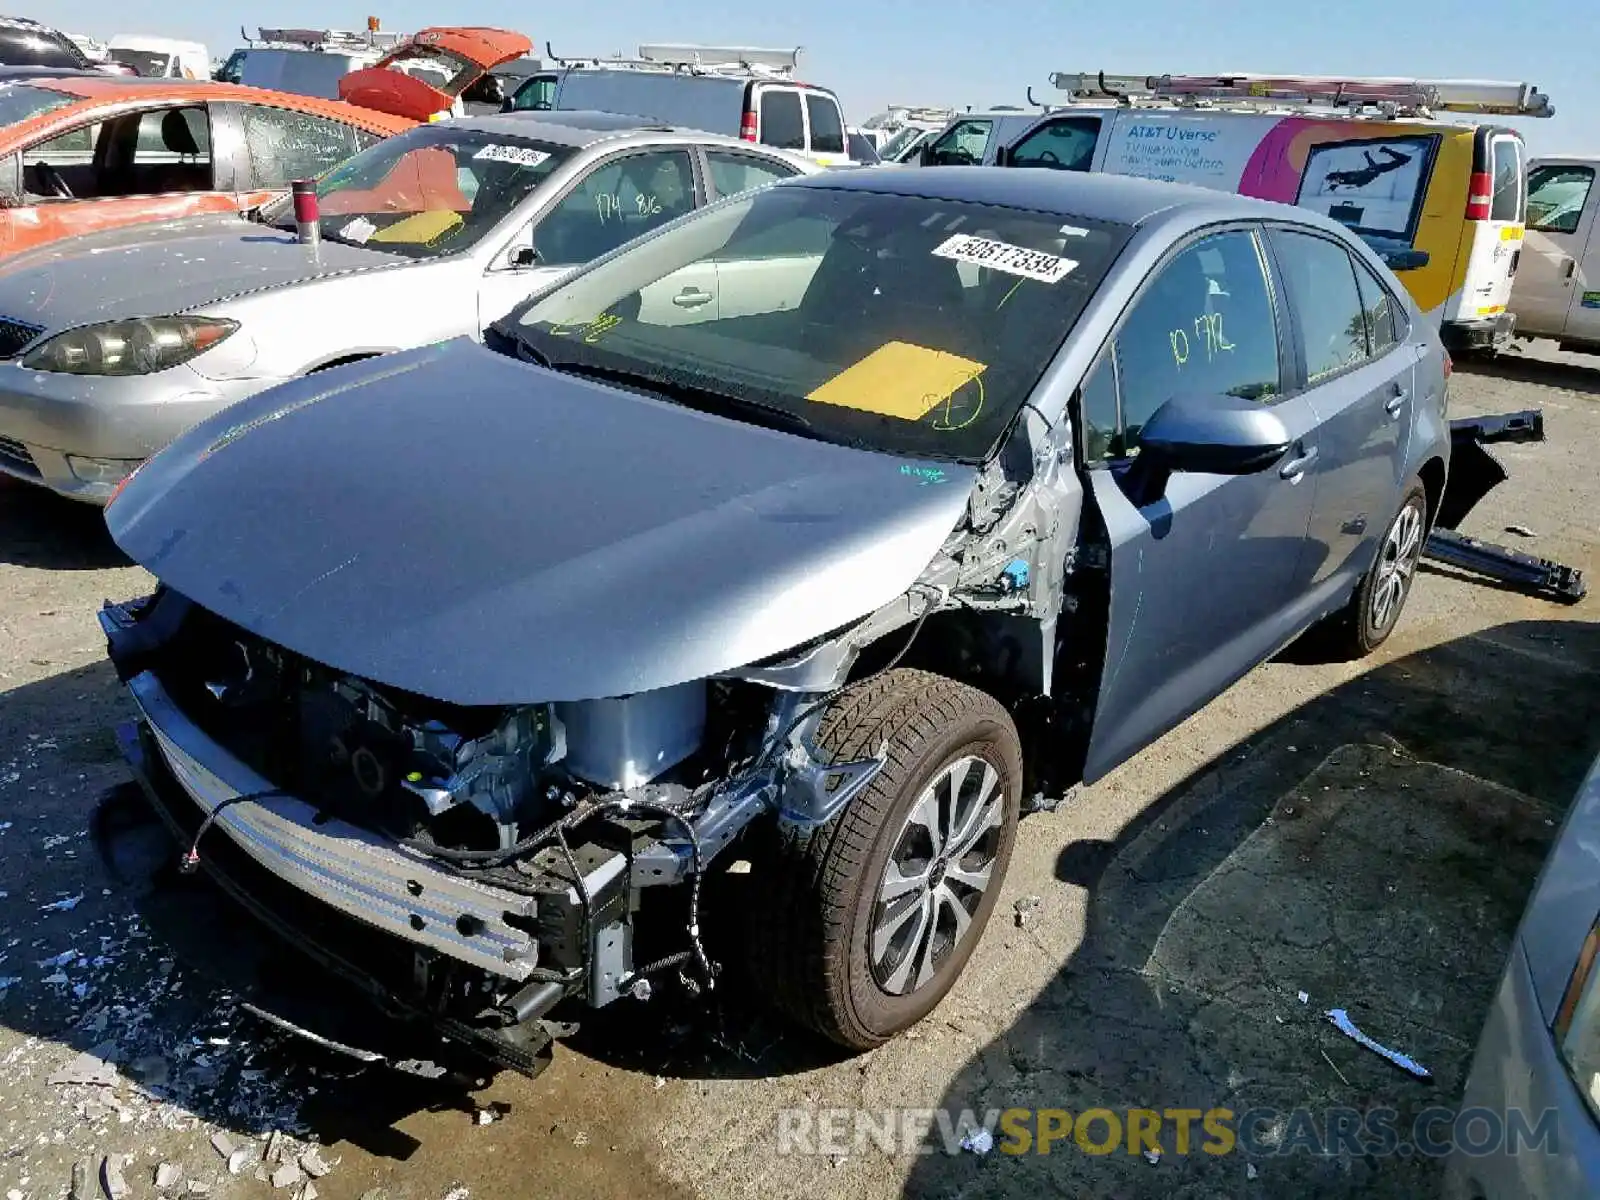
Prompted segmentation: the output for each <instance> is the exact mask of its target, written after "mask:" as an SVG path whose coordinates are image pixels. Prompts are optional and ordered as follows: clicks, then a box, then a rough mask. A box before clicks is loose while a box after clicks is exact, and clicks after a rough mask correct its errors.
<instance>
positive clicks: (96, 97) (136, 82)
mask: <svg viewBox="0 0 1600 1200" xmlns="http://www.w3.org/2000/svg"><path fill="white" fill-rule="evenodd" d="M38 86H40V87H49V88H50V89H52V90H53V91H58V92H65V93H66V94H68V95H70V96H76V97H78V98H79V99H80V100H91V101H94V102H96V103H100V104H115V103H117V102H119V101H127V100H152V99H154V100H155V101H156V102H157V103H160V102H161V101H163V100H171V101H173V102H176V103H182V102H183V101H186V100H187V101H193V102H196V103H198V102H201V101H211V100H236V101H238V102H239V103H240V104H268V105H271V106H272V107H274V108H292V109H298V110H300V111H301V112H308V113H319V114H321V115H323V116H327V117H332V118H334V119H335V120H338V121H345V122H347V123H349V124H352V125H359V126H362V127H364V128H367V129H371V130H373V131H375V132H379V133H386V134H391V133H399V132H401V131H402V130H405V129H410V128H411V127H412V126H413V125H415V124H417V122H416V121H413V120H411V119H410V118H409V117H397V116H394V115H392V114H390V113H386V112H379V111H378V110H377V109H374V108H360V107H358V106H356V105H354V104H346V103H345V102H344V101H343V100H324V99H323V98H322V97H320V96H302V95H299V94H298V93H295V92H275V91H272V90H270V89H268V88H255V87H245V86H243V85H242V84H237V83H222V82H219V81H217V80H213V79H154V78H148V77H145V76H141V75H104V74H97V73H94V72H92V71H84V72H81V73H78V74H76V75H74V76H72V77H70V78H65V77H63V78H55V77H52V78H49V79H41V80H40V81H39V85H38ZM152 92H154V93H158V95H157V96H154V97H152V95H151V93H152Z"/></svg>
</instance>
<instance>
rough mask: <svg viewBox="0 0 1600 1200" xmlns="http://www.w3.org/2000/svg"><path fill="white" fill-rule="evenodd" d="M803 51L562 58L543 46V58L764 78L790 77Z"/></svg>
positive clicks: (669, 47)
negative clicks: (544, 55) (760, 76)
mask: <svg viewBox="0 0 1600 1200" xmlns="http://www.w3.org/2000/svg"><path fill="white" fill-rule="evenodd" d="M802 49H803V48H802V47H800V46H796V47H795V48H794V49H793V50H772V49H765V48H762V47H760V46H690V45H675V44H667V43H662V44H657V45H646V46H640V47H639V54H638V57H636V58H620V57H619V58H596V57H590V58H561V57H559V56H558V55H557V54H556V52H555V50H554V49H553V48H552V47H551V45H550V44H549V43H548V42H546V43H545V53H546V55H547V56H548V57H549V58H550V59H551V60H552V61H553V62H554V63H555V64H556V65H557V66H560V67H611V68H623V69H633V70H640V71H650V70H655V71H663V70H665V71H675V72H678V71H681V72H686V73H688V74H692V75H724V74H735V75H763V76H768V77H771V78H777V79H788V78H791V77H793V75H794V73H795V71H797V70H798V69H799V67H800V53H801V50H802Z"/></svg>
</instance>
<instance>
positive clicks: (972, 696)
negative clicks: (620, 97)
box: [102, 169, 1448, 1072]
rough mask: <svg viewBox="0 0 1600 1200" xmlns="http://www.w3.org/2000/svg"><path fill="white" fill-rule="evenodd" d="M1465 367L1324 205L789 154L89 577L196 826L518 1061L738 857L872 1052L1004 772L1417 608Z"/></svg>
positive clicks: (305, 412) (232, 440)
mask: <svg viewBox="0 0 1600 1200" xmlns="http://www.w3.org/2000/svg"><path fill="white" fill-rule="evenodd" d="M669 293H670V294H671V295H672V297H673V300H672V303H671V304H670V305H661V306H652V305H649V304H642V303H641V297H642V296H647V295H665V294H669ZM1446 375H1447V360H1446V358H1445V357H1444V355H1443V352H1442V350H1441V348H1440V347H1439V344H1438V342H1437V339H1436V337H1435V336H1434V334H1433V333H1432V332H1431V331H1430V330H1429V327H1428V325H1427V322H1425V321H1423V320H1422V319H1421V317H1420V314H1418V313H1417V312H1416V310H1415V309H1414V307H1413V306H1412V304H1411V302H1410V301H1409V300H1408V299H1407V297H1406V293H1405V291H1404V290H1403V289H1402V288H1401V287H1400V286H1399V285H1398V284H1397V283H1396V281H1395V279H1394V278H1393V276H1392V275H1390V274H1389V273H1388V272H1387V270H1386V269H1385V268H1384V267H1383V265H1382V264H1381V263H1380V262H1379V261H1378V260H1377V258H1376V257H1375V256H1374V255H1373V254H1372V252H1371V251H1369V250H1368V249H1367V248H1366V247H1365V246H1364V245H1363V244H1362V243H1360V242H1359V241H1358V240H1357V239H1355V238H1353V237H1351V236H1349V235H1348V234H1347V233H1345V231H1343V230H1342V228H1341V227H1339V226H1337V225H1335V224H1333V223H1332V222H1329V221H1326V220H1324V219H1322V218H1321V217H1318V216H1316V215H1315V214H1311V213H1308V212H1306V211H1305V210H1302V209H1293V208H1287V207H1282V206H1277V205H1270V204H1265V203H1260V202H1256V201H1251V200H1245V199H1240V198H1237V197H1232V196H1226V195H1222V194H1219V193H1215V192H1199V191H1194V190H1191V189H1186V188H1181V187H1175V186H1170V185H1165V184H1159V183H1154V182H1147V181H1141V180H1135V179H1125V178H1119V177H1110V176H1071V175H1064V174H1061V173H1057V172H1030V171H1015V170H1011V171H983V170H972V169H963V170H950V171H941V170H925V171H919V172H913V173H909V174H897V173H878V172H862V173H831V174H827V175H822V176H816V177H811V178H806V179H803V180H792V181H785V182H783V183H780V184H776V185H774V186H772V187H769V188H765V189H762V190H760V191H756V192H752V193H749V194H746V195H744V196H740V197H735V198H732V199H729V200H726V201H723V202H721V203H718V204H715V205H712V206H711V207H709V208H707V209H706V210H704V211H703V212H701V213H698V214H695V215H693V216H690V217H686V218H683V219H681V220H679V221H676V222H674V223H672V224H671V225H669V226H666V227H665V228H664V229H662V230H661V231H659V232H657V233H655V234H652V235H650V236H648V237H646V238H643V239H640V240H639V241H636V242H634V243H631V244H630V245H628V246H626V247H623V248H622V249H621V250H618V251H616V252H614V253H612V254H610V255H608V256H606V257H605V258H603V259H600V260H599V261H597V262H596V263H595V264H592V265H591V266H589V267H588V268H585V269H583V270H582V271H580V272H579V273H577V274H576V275H574V276H572V277H570V278H569V279H568V280H567V281H565V282H563V283H561V284H559V285H555V286H553V287H550V288H547V289H546V290H545V291H544V292H542V293H541V294H539V295H537V296H535V297H534V298H533V299H532V300H530V301H529V302H527V303H525V304H524V305H522V306H520V307H519V308H517V309H515V310H513V311H512V313H511V314H510V315H509V316H508V317H506V318H505V319H504V320H502V321H501V322H499V323H498V324H497V325H496V326H495V327H494V328H493V329H492V331H491V332H490V333H489V335H488V336H487V337H486V339H485V344H483V345H478V344H476V343H474V342H472V341H470V340H466V339H458V340H454V341H448V342H443V343H440V344H436V345H433V346H429V347H425V348H422V349H417V350H412V351H406V352H402V353H399V354H395V355H391V356H389V357H387V358H385V359H383V360H381V361H375V362H372V363H366V364H354V365H351V366H347V367H341V368H336V369H335V370H333V371H330V372H327V373H326V374H322V375H318V376H315V377H312V378H307V379H304V380H299V381H295V382H291V383H288V384H285V385H283V386H281V387H278V388H275V389H273V390H271V391H268V392H264V393H262V394H259V395H257V396H254V397H251V398H249V399H246V400H245V401H243V402H241V403H239V404H238V405H236V406H234V407H232V408H230V409H228V410H227V411H225V412H223V413H220V414H218V415H217V416H216V417H214V418H211V419H209V420H207V421H205V422H203V423H202V424H200V425H198V426H196V427H195V428H193V429H191V430H189V431H188V432H187V433H185V434H184V435H182V436H181V437H180V438H179V439H178V440H177V441H176V442H174V443H173V444H172V445H171V447H170V448H169V449H167V450H166V451H164V452H162V453H161V454H159V455H157V456H156V457H155V458H153V459H151V460H150V461H149V462H148V463H147V464H146V465H145V466H144V467H143V468H141V469H140V470H139V471H138V472H137V473H136V474H135V475H134V477H133V478H132V479H131V480H130V481H129V482H128V483H126V485H125V486H124V487H123V488H122V489H121V491H120V493H119V494H118V495H117V496H115V497H114V498H113V501H112V503H111V504H110V506H109V507H108V509H107V522H108V524H109V526H110V528H111V531H112V533H113V535H114V537H115V539H116V541H117V543H118V544H119V545H120V546H121V547H122V548H123V550H124V551H126V552H127V553H128V554H129V555H130V556H131V557H132V558H134V559H135V560H136V561H138V562H140V563H142V564H143V565H144V566H145V567H147V568H148V569H149V570H150V571H151V572H152V573H153V574H154V575H155V576H156V577H157V578H158V580H159V581H160V587H159V589H158V590H157V591H156V593H155V594H154V595H153V596H151V597H149V598H147V599H145V600H142V601H140V602H137V603H134V604H129V605H110V606H108V607H107V609H106V610H105V612H104V614H103V617H102V622H103V625H104V627H105V629H106V632H107V635H108V638H109V641H110V652H111V657H112V659H113V661H114V662H115V664H116V667H117V669H118V673H119V675H120V677H121V678H123V679H124V680H125V681H126V682H127V684H128V686H129V688H130V689H131V691H132V694H133V697H134V699H135V700H136V701H137V703H138V706H139V708H140V710H141V719H140V720H139V721H138V723H137V724H136V725H134V726H131V727H130V728H129V729H128V730H127V731H126V736H125V737H124V746H125V749H126V752H127V754H128V755H129V757H130V759H131V761H132V762H133V763H134V765H135V767H136V769H137V772H138V774H139V776H140V779H141V782H142V783H143V784H144V786H145V788H146V791H147V792H148V794H149V795H150V797H151V798H152V799H153V801H154V802H155V804H156V805H157V807H158V808H159V809H160V810H161V812H162V813H163V815H164V816H165V817H166V818H167V820H168V822H169V824H170V825H171V826H172V827H173V829H174V830H175V831H176V832H177V833H178V835H179V837H180V838H181V840H182V842H183V844H184V845H185V846H186V847H188V850H187V853H186V855H185V859H184V861H185V863H186V864H187V865H188V866H190V867H191V868H195V867H200V866H204V867H207V868H209V869H211V870H212V871H213V872H214V873H215V874H216V875H217V876H218V878H219V879H221V880H223V881H224V882H225V883H226V885H227V886H228V888H229V889H230V890H231V891H232V892H233V893H234V894H235V895H236V896H238V897H239V898H240V899H242V900H244V901H245V902H246V903H247V904H248V905H249V906H250V907H251V908H252V909H253V910H254V911H255V912H256V913H257V915H259V916H260V917H261V918H262V919H263V920H265V921H267V922H268V923H269V924H271V925H272V926H273V927H274V928H276V929H277V930H278V932H280V933H282V934H284V935H285V936H286V937H288V938H290V939H291V940H293V941H294V942H295V943H296V944H298V945H300V946H301V947H302V948H305V949H307V950H309V951H311V952H312V953H314V954H315V955H316V956H317V957H318V958H319V959H320V960H321V961H323V962H324V963H325V964H327V965H328V966H330V967H331V968H333V969H335V970H337V971H339V972H341V973H342V974H344V975H346V976H347V977H350V978H354V979H357V980H359V981H361V982H362V983H363V984H364V985H365V986H366V987H367V989H368V991H369V993H371V994H373V995H374V996H376V997H377V998H379V999H381V1000H382V1001H383V1003H384V1004H385V1005H386V1006H387V1007H389V1008H390V1009H391V1010H393V1011H399V1012H403V1013H407V1014H410V1015H411V1016H414V1017H417V1018H418V1019H420V1020H425V1021H427V1022H429V1023H430V1025H431V1027H433V1028H435V1029H440V1030H443V1031H444V1033H445V1034H446V1035H447V1036H449V1037H451V1038H453V1039H456V1040H458V1041H462V1042H466V1043H469V1044H471V1045H473V1046H475V1047H477V1048H478V1049H479V1050H481V1051H484V1052H485V1053H488V1054H490V1055H491V1056H493V1057H494V1058H495V1059H497V1060H498V1061H500V1062H502V1063H505V1064H509V1065H511V1066H514V1067H517V1068H519V1069H522V1070H525V1071H530V1072H532V1071H537V1070H538V1069H539V1067H540V1066H541V1065H542V1064H543V1063H544V1062H545V1061H546V1060H547V1058H548V1053H549V1046H550V1041H551V1037H552V1034H553V1033H555V1032H557V1031H558V1030H559V1028H560V1026H558V1025H557V1024H556V1014H558V1013H559V1012H561V1011H563V1006H565V1009H566V1010H570V1009H571V1008H573V1007H577V1008H579V1009H581V1008H582V1007H583V1006H585V1005H587V1006H593V1007H599V1006H604V1005H609V1004H612V1003H614V1002H617V1001H619V1000H621V999H624V998H633V999H648V998H649V997H650V995H651V993H652V990H654V989H658V988H660V987H661V986H663V985H664V984H668V983H671V984H673V985H674V986H677V985H680V984H681V985H687V986H688V987H690V988H691V989H705V988H709V987H712V986H715V984H716V981H717V978H718V966H717V964H716V963H714V962H712V961H711V956H710V954H709V953H708V951H707V949H706V945H705V941H704V939H703V937H702V933H701V921H702V914H701V913H700V899H701V897H700V890H699V889H700V885H701V882H702V880H703V879H705V878H706V877H707V876H708V875H709V874H710V873H713V872H720V871H724V870H726V869H727V868H728V867H729V866H730V865H731V864H733V863H736V862H737V863H739V864H741V867H740V869H741V870H743V869H745V868H746V867H747V868H748V870H749V872H750V874H751V876H752V879H751V887H750V891H751V894H753V895H754V896H756V897H758V903H756V904H755V905H753V906H752V909H751V911H749V912H747V913H740V914H737V915H736V916H737V919H739V920H743V921H745V922H746V923H747V933H746V935H745V943H744V948H743V949H742V950H741V957H745V958H747V959H748V965H749V967H750V969H751V971H752V972H753V973H754V974H755V975H756V977H757V978H758V979H759V980H760V982H761V983H762V984H763V986H764V988H765V989H766V991H767V993H768V994H769V995H770V997H771V998H772V1000H773V1002H774V1003H775V1005H776V1006H777V1007H778V1008H780V1009H781V1010H783V1011H784V1012H786V1013H787V1014H788V1015H790V1016H791V1017H793V1018H794V1019H796V1020H797V1021H799V1022H801V1023H803V1024H805V1025H808V1026H810V1027H811V1028H812V1029H814V1030H816V1031H818V1032H820V1033H822V1034H823V1035H826V1036H827V1037H829V1038H832V1039H833V1040H835V1041H836V1042H839V1043H841V1044H843V1045H844V1046H847V1047H851V1048H856V1049H864V1048H868V1047H871V1046H874V1045H877V1044H880V1043H882V1042H884V1041H886V1040H888V1039H889V1038H892V1037H893V1036H895V1035H896V1034H897V1033H899V1032H901V1031H902V1030H904V1029H906V1028H907V1027H909V1026H910V1025H912V1024H914V1023H915V1022H917V1021H918V1020H920V1019H921V1018H922V1017H924V1016H925V1015H926V1014H927V1013H928V1012H929V1011H931V1010H932V1009H933V1008H934V1006H935V1005H936V1004H938V1002H939V1001H940V1000H941V998H942V997H943V996H944V995H945V994H946V993H947V992H948V991H949V990H950V988H951V987H952V985H954V983H955V982H956V979H957V977H958V976H959V975H960V974H961V971H962V969H963V967H964V966H965V965H966V962H967V960H968V958H969V956H970V955H971V954H972V952H973V950H974V947H975V946H976V944H977V942H978V940H979V936H980V934H981V932H982V930H983V928H984V926H985V923H986V922H987V921H988V919H989V917H990V914H991V912H992V910H993V908H994V906H995V903H996V900H997V897H998V894H999V892H1000V889H1001V886H1002V883H1003V881H1004V878H1005V873H1006V867H1007V863H1008V861H1009V859H1010V857H1011V854H1012V849H1013V846H1014V844H1015V839H1016V837H1017V830H1018V825H1019V820H1020V817H1021V814H1022V812H1023V810H1024V808H1026V807H1033V806H1039V805H1046V803H1047V802H1046V801H1044V800H1043V799H1042V798H1043V797H1046V796H1059V795H1060V794H1061V792H1062V790H1063V789H1064V788H1065V787H1068V786H1070V785H1071V784H1073V783H1074V782H1076V781H1078V780H1090V781H1092V780H1094V779H1097V778H1099V777H1100V776H1102V775H1104V774H1105V773H1106V772H1107V771H1109V770H1110V769H1111V768H1112V767H1114V766H1116V765H1117V764H1118V763H1119V762H1121V761H1123V760H1125V759H1127V758H1128V757H1129V756H1130V755H1132V754H1134V753H1135V752H1137V751H1138V750H1139V749H1141V748H1142V747H1144V746H1146V745H1148V744H1149V743H1151V742H1152V741H1154V740H1155V739H1156V738H1157V737H1159V736H1160V735H1161V734H1162V733H1163V732H1165V731H1166V730H1168V729H1170V728H1171V727H1172V726H1174V725H1175V724H1177V723H1178V722H1179V721H1181V720H1182V719H1183V718H1184V717H1185V716H1187V715H1188V714H1190V713H1192V712H1194V711H1196V710H1197V709H1198V708H1199V707H1201V706H1202V705H1203V704H1205V703H1206V702H1207V701H1208V700H1210V699H1211V698H1212V697H1213V696H1215V695H1216V694H1217V693H1219V692H1220V691H1222V690H1223V689H1224V688H1226V687H1227V686H1229V685H1230V684H1231V683H1233V682H1234V681H1235V680H1236V679H1238V678H1239V677H1240V676H1242V675H1243V674H1245V673H1246V672H1247V671H1249V670H1250V668H1251V667H1253V666H1254V665H1255V664H1257V663H1259V662H1261V661H1263V660H1265V659H1267V658H1269V657H1270V656H1271V655H1273V654H1274V653H1275V652H1276V651H1277V650H1278V649H1279V648H1280V647H1282V646H1284V645H1285V644H1286V643H1288V642H1289V641H1291V640H1292V639H1294V638H1296V637H1297V636H1299V635H1300V634H1302V633H1304V632H1305V631H1306V630H1308V629H1310V628H1311V627H1313V626H1316V633H1317V636H1319V637H1323V638H1325V639H1326V640H1327V642H1328V644H1329V645H1330V646H1337V647H1341V648H1342V649H1343V651H1344V652H1346V653H1361V652H1365V651H1368V650H1371V649H1372V648H1374V647H1375V646H1377V645H1378V644H1379V643H1381V642H1382V641H1383V640H1384V639H1385V638H1387V637H1388V636H1389V633H1390V631H1391V630H1392V629H1393V628H1394V625H1395V622H1396V621H1397V620H1398V619H1399V615H1400V611H1401V608H1402V606H1403V605H1404V603H1405V600H1406V597H1407V595H1408V593H1409V589H1410V585H1411V580H1412V578H1413V574H1414V571H1415V567H1416V564H1417V559H1418V556H1419V554H1420V551H1421V547H1422V539H1423V537H1424V536H1425V533H1426V530H1427V528H1428V526H1429V524H1430V522H1431V520H1432V515H1433V512H1434V510H1435V508H1436V506H1437V503H1438V498H1439V493H1440V491H1441V490H1442V487H1443V483H1444V479H1445V469H1446V463H1447V455H1448V436H1447V432H1446V429H1445V424H1444V420H1443V416H1442V413H1443V407H1444V400H1445V388H1446ZM1025 798H1029V800H1028V802H1027V803H1025ZM718 915H719V916H724V917H727V918H728V919H730V920H731V919H734V918H735V915H734V914H718ZM708 919H709V916H708Z"/></svg>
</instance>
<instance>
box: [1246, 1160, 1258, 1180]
mask: <svg viewBox="0 0 1600 1200" xmlns="http://www.w3.org/2000/svg"><path fill="white" fill-rule="evenodd" d="M1259 1174H1261V1172H1260V1171H1258V1170H1256V1165H1255V1163H1245V1165H1244V1177H1245V1178H1246V1179H1254V1178H1255V1177H1256V1176H1257V1175H1259Z"/></svg>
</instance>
